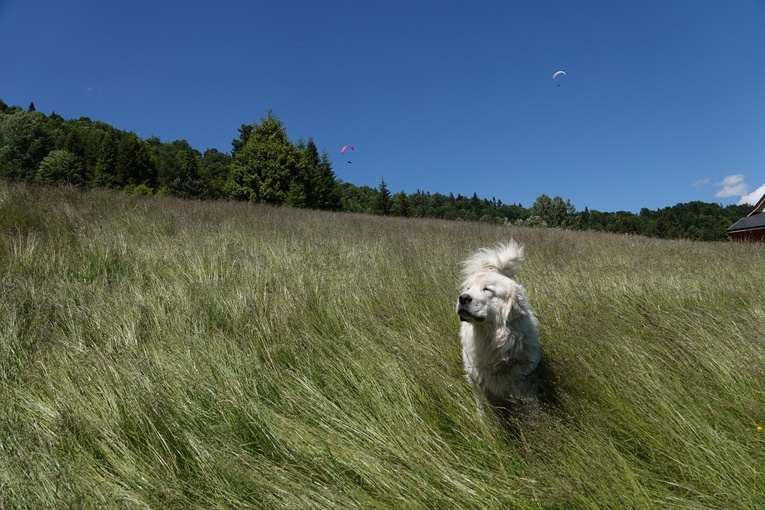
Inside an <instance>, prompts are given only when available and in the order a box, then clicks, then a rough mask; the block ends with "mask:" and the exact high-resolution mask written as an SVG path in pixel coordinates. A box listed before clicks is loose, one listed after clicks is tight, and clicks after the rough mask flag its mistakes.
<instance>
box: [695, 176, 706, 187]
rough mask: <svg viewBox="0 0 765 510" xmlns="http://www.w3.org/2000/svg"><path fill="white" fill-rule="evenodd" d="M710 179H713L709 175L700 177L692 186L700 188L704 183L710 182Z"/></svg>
mask: <svg viewBox="0 0 765 510" xmlns="http://www.w3.org/2000/svg"><path fill="white" fill-rule="evenodd" d="M709 181H711V179H710V178H709V177H707V178H705V179H699V180H698V181H696V182H694V183H693V184H692V186H693V187H694V188H700V187H701V186H703V185H705V184H709Z"/></svg>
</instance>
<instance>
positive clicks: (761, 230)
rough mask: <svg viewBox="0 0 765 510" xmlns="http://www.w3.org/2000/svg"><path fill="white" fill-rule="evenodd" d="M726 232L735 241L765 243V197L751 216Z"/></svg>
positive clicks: (744, 218)
mask: <svg viewBox="0 0 765 510" xmlns="http://www.w3.org/2000/svg"><path fill="white" fill-rule="evenodd" d="M726 232H728V236H729V237H730V238H731V239H733V240H734V241H765V195H763V196H762V198H760V201H759V202H757V205H755V206H754V209H752V211H751V212H750V213H749V214H747V215H746V216H744V217H743V218H741V219H740V220H738V221H737V222H736V223H734V224H733V225H731V226H730V227H728V229H727V230H726Z"/></svg>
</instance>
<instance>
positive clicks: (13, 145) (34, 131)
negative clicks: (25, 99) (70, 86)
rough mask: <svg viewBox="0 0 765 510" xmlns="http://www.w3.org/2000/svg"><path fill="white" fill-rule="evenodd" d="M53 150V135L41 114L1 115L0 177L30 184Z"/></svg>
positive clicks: (20, 111)
mask: <svg viewBox="0 0 765 510" xmlns="http://www.w3.org/2000/svg"><path fill="white" fill-rule="evenodd" d="M52 148H53V133H52V131H51V129H50V126H49V125H48V118H47V117H46V116H45V115H44V114H43V113H41V112H24V111H22V110H20V109H19V110H15V111H13V112H12V113H10V114H7V113H6V114H4V115H0V177H3V178H6V179H10V180H13V181H26V182H30V181H32V180H33V179H34V178H35V175H36V173H37V169H38V167H39V166H40V163H41V162H42V160H43V159H44V158H45V156H47V155H48V153H49V152H50V151H51V149H52Z"/></svg>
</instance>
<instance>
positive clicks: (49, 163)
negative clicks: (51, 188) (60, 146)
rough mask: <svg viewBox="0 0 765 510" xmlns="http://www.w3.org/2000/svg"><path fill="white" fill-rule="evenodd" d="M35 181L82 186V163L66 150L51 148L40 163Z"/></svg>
mask: <svg viewBox="0 0 765 510" xmlns="http://www.w3.org/2000/svg"><path fill="white" fill-rule="evenodd" d="M35 182H37V183H39V184H44V185H53V184H59V183H64V184H70V185H73V186H82V185H83V184H84V183H85V179H83V177H82V165H81V164H80V162H79V160H78V158H77V156H75V155H74V154H72V153H71V152H69V151H67V150H53V151H50V153H48V155H47V156H45V158H44V159H43V160H42V162H41V163H40V168H38V170H37V177H36V178H35Z"/></svg>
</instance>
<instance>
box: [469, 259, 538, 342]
mask: <svg viewBox="0 0 765 510" xmlns="http://www.w3.org/2000/svg"><path fill="white" fill-rule="evenodd" d="M517 287H519V286H518V285H517V284H516V283H515V282H514V281H513V280H511V279H510V278H508V277H507V276H505V275H503V274H500V273H498V272H496V271H485V272H481V273H477V274H474V275H473V276H470V277H468V278H467V279H466V280H465V282H464V284H463V288H462V293H461V294H460V296H459V298H457V314H458V315H459V317H460V320H461V321H463V322H469V323H471V324H473V325H476V326H487V327H491V328H501V327H503V326H504V325H506V324H507V323H509V322H512V321H514V320H515V319H517V318H518V317H521V316H523V315H525V313H526V312H525V309H526V308H527V307H526V306H525V301H524V300H525V296H524V295H523V293H522V292H519V291H518V289H517Z"/></svg>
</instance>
